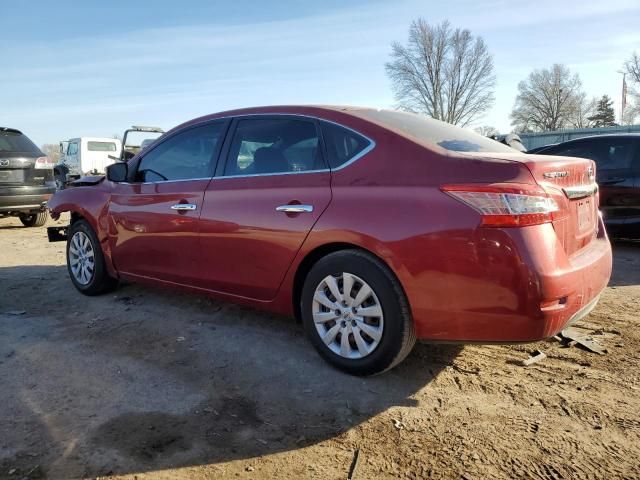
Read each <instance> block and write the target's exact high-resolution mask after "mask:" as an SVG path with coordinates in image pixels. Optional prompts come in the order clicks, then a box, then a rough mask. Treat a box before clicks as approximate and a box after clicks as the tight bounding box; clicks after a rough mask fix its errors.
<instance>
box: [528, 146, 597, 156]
mask: <svg viewBox="0 0 640 480" xmlns="http://www.w3.org/2000/svg"><path fill="white" fill-rule="evenodd" d="M540 153H542V154H544V155H561V156H564V157H581V158H589V159H593V158H594V155H595V150H594V145H592V142H576V143H573V144H569V145H558V146H557V147H551V148H548V149H543V150H542V151H541V152H540Z"/></svg>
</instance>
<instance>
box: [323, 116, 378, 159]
mask: <svg viewBox="0 0 640 480" xmlns="http://www.w3.org/2000/svg"><path fill="white" fill-rule="evenodd" d="M320 126H321V128H322V137H323V138H324V144H325V146H326V148H327V163H328V164H329V166H330V167H331V168H338V167H340V166H341V165H344V164H345V163H347V162H348V161H349V160H351V159H353V158H354V157H355V156H356V155H358V154H359V153H360V152H362V151H364V149H365V148H367V147H368V146H369V145H370V144H371V142H370V141H369V140H367V139H366V138H365V137H363V136H362V135H359V134H357V133H356V132H354V131H353V130H349V129H347V128H344V127H341V126H340V125H336V124H335V123H329V122H321V123H320Z"/></svg>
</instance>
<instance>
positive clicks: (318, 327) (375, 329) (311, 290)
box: [301, 250, 416, 375]
mask: <svg viewBox="0 0 640 480" xmlns="http://www.w3.org/2000/svg"><path fill="white" fill-rule="evenodd" d="M301 311H302V320H303V323H304V327H305V330H306V332H307V335H308V336H309V338H310V339H311V342H312V343H313V345H314V346H315V347H316V349H317V350H318V352H319V353H320V355H322V357H323V358H324V359H325V360H327V361H328V362H329V363H331V364H332V365H334V366H336V367H338V368H339V369H341V370H344V371H345V372H348V373H351V374H353V375H375V374H377V373H382V372H384V371H386V370H389V369H390V368H393V367H394V366H395V365H397V364H398V363H400V362H401V361H402V360H404V358H405V357H406V356H407V355H408V354H409V352H410V351H411V349H412V348H413V346H414V344H415V342H416V334H415V329H414V325H413V319H412V318H411V313H410V310H409V304H408V302H407V299H406V296H405V294H404V292H403V290H402V288H401V286H400V283H399V282H398V280H397V279H396V277H395V275H394V274H393V273H392V272H391V270H389V268H388V267H387V266H386V265H385V264H384V263H383V262H381V261H380V260H379V259H377V258H376V257H374V256H373V255H370V254H368V253H366V252H362V251H360V250H342V251H339V252H335V253H332V254H329V255H327V256H326V257H323V258H322V259H320V260H319V261H318V262H317V263H316V264H315V265H314V266H313V267H312V268H311V270H310V272H309V274H308V275H307V278H306V279H305V283H304V286H303V289H302V297H301Z"/></svg>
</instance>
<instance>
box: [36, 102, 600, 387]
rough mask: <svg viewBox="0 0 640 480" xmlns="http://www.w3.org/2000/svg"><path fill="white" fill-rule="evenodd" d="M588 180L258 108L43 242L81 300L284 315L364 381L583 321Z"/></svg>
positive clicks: (82, 197) (498, 149) (113, 175)
mask: <svg viewBox="0 0 640 480" xmlns="http://www.w3.org/2000/svg"><path fill="white" fill-rule="evenodd" d="M592 169H593V162H592V161H590V160H585V159H580V158H567V157H545V156H536V157H533V156H529V155H525V154H522V153H519V152H517V151H515V150H513V149H512V148H510V147H507V146H506V145H501V144H500V143H498V142H496V141H494V140H491V139H488V138H485V137H482V136H480V135H478V134H475V133H473V132H471V131H467V130H464V129H461V128H458V127H455V126H452V125H449V124H445V123H442V122H439V121H436V120H432V119H429V118H425V117H422V116H418V115H414V114H409V113H403V112H396V111H386V110H373V109H363V108H349V107H344V108H343V107H261V108H251V109H244V110H236V111H230V112H223V113H218V114H214V115H210V116H206V117H202V118H198V119H196V120H192V121H190V122H187V123H185V124H183V125H180V126H179V127H176V128H174V129H173V130H171V131H170V132H168V133H167V134H165V135H164V136H163V137H162V138H161V139H159V140H158V141H157V142H156V143H154V144H153V145H151V146H149V147H148V148H147V149H145V150H144V151H142V152H141V153H140V154H138V155H136V156H135V157H133V158H132V159H131V160H130V161H129V162H127V163H124V162H122V163H116V164H114V165H111V166H110V167H108V169H107V179H106V180H105V179H103V178H96V177H94V178H90V179H87V180H86V181H85V182H84V186H79V187H74V188H70V189H68V190H64V191H61V192H58V193H56V195H55V196H54V198H53V199H52V200H51V204H50V207H51V211H52V215H53V216H54V217H55V218H58V216H59V215H60V214H61V212H64V211H70V212H71V223H70V225H69V226H68V227H65V228H60V227H56V228H51V229H50V231H49V234H50V239H51V240H65V239H66V241H67V266H68V270H69V274H70V278H71V281H72V283H73V284H74V285H75V287H76V288H77V289H78V290H79V291H80V292H82V293H84V294H87V295H95V294H99V293H103V292H106V291H109V290H111V289H113V288H115V286H116V285H117V282H118V280H119V279H128V280H134V281H141V282H148V283H151V284H156V285H164V286H171V287H181V288H186V289H189V290H192V291H196V292H205V293H209V294H211V295H214V296H216V297H219V298H222V299H227V300H231V301H235V302H239V303H242V304H245V305H250V306H253V307H257V308H261V309H266V310H270V311H274V312H279V313H284V314H295V315H296V316H297V317H298V318H300V319H301V320H302V322H303V324H304V328H305V329H306V332H307V333H308V335H309V338H310V339H311V342H312V343H313V345H314V346H315V347H316V349H317V350H318V352H319V353H320V354H321V355H322V356H323V357H324V358H325V359H326V360H328V361H329V362H330V363H331V364H333V365H334V366H337V367H339V368H341V369H343V370H345V371H347V372H349V373H352V374H357V375H370V374H375V373H379V372H382V371H385V370H387V369H389V368H391V367H393V366H394V365H396V364H397V363H398V362H400V361H401V360H402V359H403V358H404V357H405V356H406V355H407V354H408V353H409V352H410V351H411V349H412V347H413V345H414V343H415V341H416V338H419V339H425V340H436V341H458V342H523V341H533V340H539V339H542V338H545V337H549V336H552V335H555V334H556V333H557V332H559V331H560V330H561V329H562V328H564V327H565V326H566V325H567V324H569V323H571V322H573V321H575V320H576V319H579V318H581V317H583V316H585V315H587V314H588V313H589V312H590V311H591V309H592V308H593V307H594V306H595V304H596V302H597V301H598V296H599V295H600V292H601V291H602V290H603V288H604V287H605V286H606V284H607V282H608V280H609V276H610V273H611V248H610V245H609V241H608V239H607V236H606V233H605V230H604V228H603V225H602V222H601V219H600V217H599V215H598V197H597V195H596V191H597V188H596V185H595V183H594V182H593V180H592V179H590V177H589V175H588V172H589V171H590V170H592ZM561 171H562V172H564V171H566V172H570V173H568V175H567V176H562V177H559V176H557V175H556V173H558V172H561Z"/></svg>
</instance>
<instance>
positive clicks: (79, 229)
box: [67, 220, 118, 295]
mask: <svg viewBox="0 0 640 480" xmlns="http://www.w3.org/2000/svg"><path fill="white" fill-rule="evenodd" d="M67 270H68V271H69V276H70V277H71V281H72V282H73V284H74V286H75V287H76V288H77V289H78V290H79V291H80V292H82V293H84V294H85V295H99V294H101V293H105V292H109V291H111V290H113V289H114V288H116V286H117V285H118V280H117V279H115V278H112V277H110V276H109V274H108V273H107V269H106V266H105V262H104V255H103V253H102V248H101V247H100V242H99V241H98V237H97V236H96V234H95V232H94V231H93V229H92V228H91V225H89V223H88V222H87V221H86V220H78V221H76V222H74V223H73V224H72V225H71V226H70V227H69V233H68V236H67Z"/></svg>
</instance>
